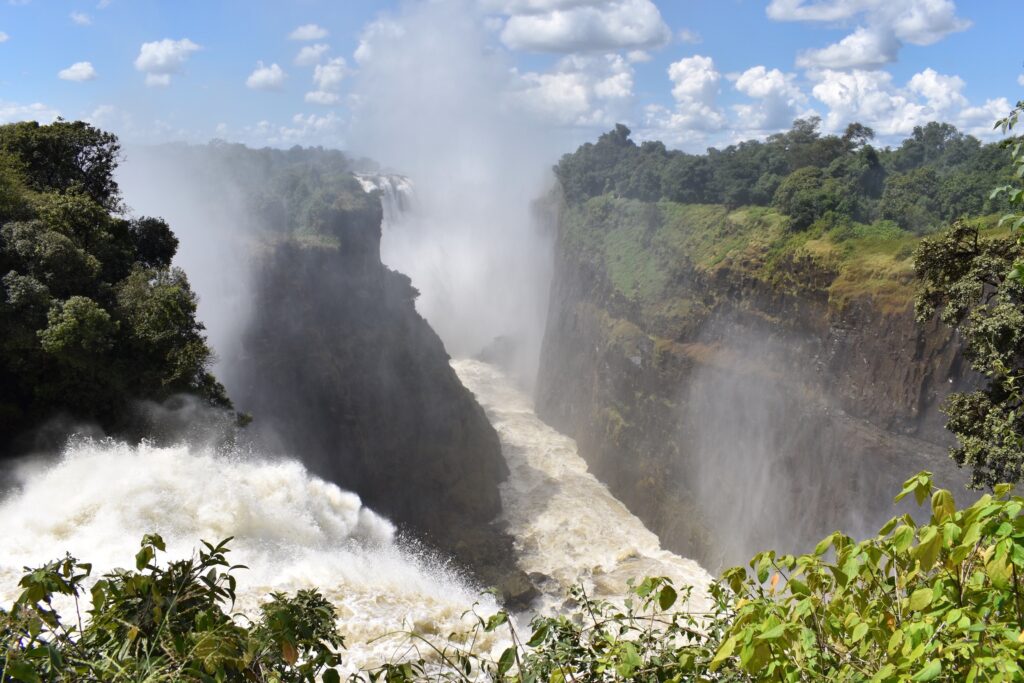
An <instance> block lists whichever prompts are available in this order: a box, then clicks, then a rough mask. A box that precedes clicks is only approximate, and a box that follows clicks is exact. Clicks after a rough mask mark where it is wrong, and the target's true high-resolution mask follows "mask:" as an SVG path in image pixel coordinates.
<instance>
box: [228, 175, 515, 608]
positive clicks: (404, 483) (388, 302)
mask: <svg viewBox="0 0 1024 683" xmlns="http://www.w3.org/2000/svg"><path fill="white" fill-rule="evenodd" d="M381 217H382V216H381V203H380V197H379V194H378V193H372V194H366V193H364V192H363V191H362V189H361V188H359V186H358V185H355V184H354V183H353V186H351V187H347V188H344V190H343V191H338V193H337V195H336V197H335V198H334V200H333V203H332V204H331V206H330V208H329V210H328V211H327V212H326V213H324V214H322V215H321V218H322V219H323V220H322V227H321V228H320V229H319V230H318V232H317V234H315V235H301V234H299V235H295V234H293V235H290V236H288V237H285V238H281V239H278V240H276V241H271V242H269V243H268V244H266V245H265V246H264V247H263V248H262V249H261V251H260V253H259V254H258V256H257V258H256V262H255V265H254V268H253V278H252V281H253V283H254V288H255V292H254V306H253V313H252V318H251V321H250V322H249V324H248V327H247V329H246V330H245V333H244V334H243V337H242V344H241V353H240V357H239V358H238V359H236V360H235V361H234V364H235V366H236V367H235V373H234V374H235V376H237V377H240V378H242V379H240V380H238V385H239V386H238V387H237V388H236V389H235V400H236V402H237V405H238V406H239V407H240V408H242V409H244V410H246V411H249V412H251V413H252V414H253V416H254V417H255V422H254V427H255V428H256V429H257V430H258V431H259V433H260V434H261V435H263V436H265V437H267V438H271V439H275V440H276V441H277V442H278V443H279V444H280V446H281V448H282V449H284V450H287V451H288V452H292V453H297V454H301V455H302V458H303V460H304V461H305V462H306V463H307V464H308V465H309V466H310V467H311V468H312V469H313V470H314V471H315V472H317V473H318V474H320V475H321V476H324V477H326V478H328V479H330V480H332V481H334V482H336V483H338V484H339V485H341V486H343V487H344V488H346V489H349V490H352V491H355V492H356V493H358V494H359V495H360V496H361V497H362V499H363V501H364V503H365V504H366V505H367V506H369V507H370V508H372V509H373V510H375V511H377V512H379V513H381V514H384V515H386V516H387V517H388V518H389V519H391V520H392V521H394V522H395V523H396V524H397V525H399V526H400V527H401V528H403V529H405V530H406V531H407V532H411V534H412V535H413V536H415V537H417V538H419V539H422V540H425V541H427V542H428V543H429V544H431V545H434V546H436V547H439V548H441V549H442V550H444V551H446V552H448V553H451V554H452V555H454V557H455V558H456V559H457V560H458V561H459V562H461V563H462V564H464V565H467V566H469V567H472V568H473V569H474V571H475V572H476V573H477V575H478V576H479V577H480V578H481V579H482V580H483V581H484V582H485V583H487V584H488V585H498V586H500V587H501V588H502V590H503V591H504V592H505V593H506V597H507V598H510V599H523V598H524V597H528V594H529V593H530V590H531V589H530V588H529V585H528V583H526V580H525V577H523V576H522V575H521V573H520V572H518V570H516V569H515V559H514V555H513V552H512V542H511V538H510V537H509V536H508V535H507V534H505V533H504V532H503V531H502V530H501V529H499V528H497V527H496V526H495V524H494V520H495V519H496V518H497V517H498V515H499V514H500V512H501V500H500V497H499V493H498V484H499V483H500V482H501V481H502V480H504V479H505V477H506V476H507V474H508V470H507V467H506V465H505V462H504V460H503V458H502V456H501V447H500V444H499V442H498V437H497V434H496V433H495V431H494V429H493V428H492V427H491V425H490V423H489V422H488V421H487V417H486V416H485V415H484V412H483V410H482V409H481V408H480V406H479V405H478V404H477V403H476V401H475V400H474V398H473V396H472V394H470V393H469V391H467V390H466V389H465V388H464V387H463V386H462V384H461V383H460V382H459V380H458V378H457V377H456V375H455V373H454V372H453V370H452V369H451V367H450V366H449V364H448V361H449V357H448V354H447V353H446V351H445V349H444V346H443V344H442V343H441V340H440V339H439V338H438V336H437V335H436V334H435V333H434V332H433V330H432V329H431V328H430V326H429V325H428V324H427V322H426V321H425V320H424V319H423V318H422V317H420V315H419V314H418V313H417V312H416V310H415V307H414V300H415V297H416V295H417V292H416V290H415V289H414V288H413V287H412V285H411V284H410V281H409V279H408V278H407V277H406V276H405V275H402V274H400V273H397V272H394V271H392V270H389V269H388V268H386V267H385V266H384V265H382V263H381V261H380V253H379V249H380V237H381V233H380V230H381V227H380V226H381Z"/></svg>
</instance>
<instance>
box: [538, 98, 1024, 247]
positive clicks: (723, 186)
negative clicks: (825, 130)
mask: <svg viewBox="0 0 1024 683" xmlns="http://www.w3.org/2000/svg"><path fill="white" fill-rule="evenodd" d="M820 127H821V120H820V119H819V118H817V117H811V118H808V119H797V120H796V121H794V123H793V127H792V128H791V129H790V130H789V131H786V132H784V133H778V134H775V135H772V136H770V137H768V138H767V139H766V140H764V141H759V140H747V141H744V142H740V143H737V144H734V145H730V146H728V147H726V148H725V149H709V150H708V151H707V153H706V154H688V153H685V152H681V151H678V150H667V149H666V148H665V146H664V145H663V144H662V143H660V142H651V141H647V142H643V143H642V144H640V145H637V144H636V143H635V142H633V141H632V140H631V139H630V130H629V129H628V128H627V127H626V126H623V125H622V124H618V125H617V126H616V127H615V129H614V130H612V131H609V132H608V133H605V134H604V135H602V136H601V137H600V138H598V140H597V142H596V143H587V144H585V145H583V146H582V147H580V148H579V149H578V150H576V151H575V152H573V153H571V154H566V155H565V156H563V157H562V159H561V160H560V161H559V163H558V164H557V165H556V166H555V175H556V176H557V177H558V179H559V181H560V182H561V185H562V188H563V191H564V193H565V197H566V199H567V200H568V201H569V202H571V203H580V202H583V201H586V200H587V199H590V198H592V197H597V196H600V195H604V194H611V195H614V196H619V197H625V198H630V199H639V200H642V201H658V200H661V199H665V200H669V201H674V202H680V203H684V204H723V205H725V206H728V207H730V208H736V207H739V206H745V205H758V206H770V205H771V206H775V207H776V208H778V209H779V210H780V211H782V212H783V213H786V214H787V215H789V216H790V217H791V218H792V223H791V228H792V229H793V230H803V229H805V228H807V227H808V226H810V225H811V224H812V223H813V222H814V221H816V220H818V219H821V218H827V219H829V220H830V221H831V222H833V223H835V222H843V221H859V222H865V223H869V222H873V221H875V220H879V219H891V220H894V221H896V222H897V223H899V224H900V226H901V227H903V228H904V229H906V230H911V231H913V232H916V233H918V234H925V233H930V232H934V231H936V230H938V229H939V228H941V227H942V226H944V225H948V223H949V222H950V221H952V220H955V219H956V218H959V217H961V216H963V215H974V214H978V213H991V212H993V211H997V210H999V209H1000V208H1001V207H1002V206H1004V205H1005V201H1004V200H1002V199H1000V198H987V188H991V187H992V186H994V185H996V184H998V183H1000V182H1003V181H1004V180H1005V179H1006V178H1009V177H1010V166H1009V163H1008V161H1007V159H1006V155H1005V154H1003V153H1002V150H1000V149H999V147H998V146H997V145H993V144H990V145H983V144H981V142H980V141H979V140H978V139H977V138H974V137H972V136H970V135H965V134H964V133H962V132H960V131H958V130H957V129H956V128H955V127H954V126H952V125H950V124H947V123H938V122H932V123H929V124H927V125H924V126H918V127H916V128H914V131H913V133H912V134H911V136H910V137H909V138H907V139H906V140H904V141H903V143H902V144H901V145H900V146H899V147H896V148H892V149H890V148H887V149H876V148H875V147H873V146H872V145H871V141H872V140H873V139H874V131H872V130H871V129H870V128H868V127H867V126H864V125H862V124H860V123H851V124H850V125H849V126H848V127H847V128H846V130H845V131H844V132H843V134H842V135H826V134H822V133H821V131H820Z"/></svg>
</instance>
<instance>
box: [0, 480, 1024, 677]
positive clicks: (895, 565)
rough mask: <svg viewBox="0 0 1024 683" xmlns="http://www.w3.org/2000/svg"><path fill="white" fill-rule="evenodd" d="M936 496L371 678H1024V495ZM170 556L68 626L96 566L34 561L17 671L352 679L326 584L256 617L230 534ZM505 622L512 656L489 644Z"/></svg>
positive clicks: (912, 484) (15, 643)
mask: <svg viewBox="0 0 1024 683" xmlns="http://www.w3.org/2000/svg"><path fill="white" fill-rule="evenodd" d="M910 495H912V496H914V498H915V499H916V500H917V502H918V503H919V504H923V503H924V502H925V501H928V500H930V502H931V517H930V519H929V520H928V522H927V523H925V524H920V525H919V524H917V523H916V522H915V521H914V519H913V518H912V517H911V516H910V515H902V516H899V517H896V518H894V519H892V520H890V521H889V522H888V523H887V524H886V525H885V526H884V527H883V528H882V529H881V531H880V532H879V533H878V535H877V536H875V537H873V538H869V539H866V540H863V541H860V542H858V541H856V540H854V539H852V538H850V537H849V536H846V535H844V534H842V533H839V532H836V533H834V534H832V535H831V536H829V537H827V538H825V539H824V540H823V541H822V542H821V543H820V544H818V546H817V548H815V550H814V552H812V553H809V554H806V555H800V556H793V555H777V554H776V553H775V552H765V553H761V554H759V555H757V556H756V557H754V559H753V560H752V561H751V562H750V568H749V569H743V568H740V567H736V568H733V569H730V570H728V571H726V572H725V573H724V575H723V577H722V579H721V581H719V582H718V583H716V584H713V585H712V586H711V587H710V596H711V601H710V602H711V607H710V609H709V611H707V612H700V613H698V612H694V611H692V610H690V609H687V608H686V606H687V605H688V604H689V598H690V593H689V591H690V589H689V588H686V589H680V590H679V591H678V592H677V590H676V588H674V587H673V585H672V583H671V582H670V581H669V580H668V579H665V578H658V577H654V578H648V579H645V580H644V581H643V582H641V583H640V584H639V585H637V586H635V587H634V588H633V589H632V590H631V592H630V594H629V595H628V596H624V597H625V599H624V600H623V601H622V604H618V605H616V604H612V603H609V602H605V601H602V600H595V599H593V598H591V597H590V596H588V595H587V594H586V593H585V592H584V591H583V589H582V588H577V589H576V590H575V591H573V593H572V594H571V596H570V597H571V600H570V602H569V603H568V604H569V605H571V607H570V608H569V609H568V610H567V611H566V612H565V613H563V614H560V615H556V616H545V615H541V616H538V617H536V618H535V619H534V620H533V621H532V623H531V633H530V634H529V635H525V634H523V635H520V633H519V632H518V631H517V629H516V628H515V626H514V620H513V619H511V618H510V615H509V614H508V613H506V612H498V613H496V614H493V615H490V616H486V617H483V616H480V617H478V618H477V620H476V627H475V630H474V632H472V633H470V634H469V635H468V637H467V635H466V634H458V635H453V636H452V637H450V638H449V639H448V640H447V641H442V640H433V639H430V638H429V637H428V636H424V635H422V634H420V633H408V634H405V635H406V637H407V638H408V643H407V646H408V647H405V648H401V647H399V648H398V649H396V652H397V653H399V654H398V655H397V656H396V658H395V659H394V660H393V661H388V662H383V663H381V665H380V666H379V667H377V668H376V669H371V670H369V671H364V672H360V673H358V674H356V675H354V676H353V679H354V680H361V681H370V682H371V683H376V682H378V681H384V682H386V683H396V682H405V681H421V680H424V681H425V680H427V679H432V680H445V681H466V682H468V681H471V680H472V681H476V680H494V681H524V682H528V683H533V682H536V681H547V682H551V683H563V682H565V681H616V680H640V681H786V682H793V681H821V680H830V681H875V682H878V683H894V682H897V681H1024V668H1022V664H1021V662H1022V661H1024V516H1022V515H1021V511H1022V509H1024V498H1021V497H1019V496H1012V495H1011V493H1010V487H1009V486H1008V485H1000V486H997V487H996V491H995V493H994V494H993V495H985V496H982V497H981V498H980V499H979V500H978V501H977V502H976V503H974V504H973V505H971V506H970V507H967V508H963V509H959V510H958V509H956V506H955V504H954V501H953V497H952V495H951V494H950V492H949V491H946V490H942V489H934V488H933V486H932V481H931V476H930V475H929V474H928V473H927V472H924V473H921V474H918V475H915V476H914V477H911V478H910V479H909V480H908V481H907V482H906V484H905V485H904V487H903V490H902V492H901V493H900V494H899V496H898V497H897V500H899V499H901V498H903V497H905V496H910ZM204 545H205V548H206V549H205V550H204V551H202V552H200V553H199V555H198V558H192V559H189V560H184V561H179V562H172V563H170V564H168V565H167V566H166V567H161V566H159V565H158V564H156V563H155V562H154V557H155V555H156V553H157V551H159V550H162V548H163V541H162V540H161V539H160V538H159V537H158V536H147V537H146V538H145V539H143V544H142V550H141V551H140V552H139V554H138V555H137V556H136V566H137V568H138V571H118V572H114V573H112V574H110V575H108V576H106V577H104V578H103V579H101V580H100V581H99V582H97V583H96V584H95V585H94V586H93V587H92V589H91V592H92V608H91V610H90V611H89V612H88V618H87V619H86V620H85V621H84V622H82V620H81V618H79V619H78V620H77V622H75V623H69V622H68V621H67V620H65V619H63V618H62V617H61V615H59V614H58V613H57V611H56V610H55V608H54V603H53V600H54V598H55V597H57V596H61V595H63V596H70V597H72V598H76V600H75V604H76V605H77V596H78V595H79V594H81V593H82V591H83V589H84V583H83V582H84V580H85V579H86V577H87V576H88V574H89V571H90V566H89V565H87V564H83V563H81V562H78V561H77V560H75V559H74V558H70V557H67V558H65V559H63V560H59V561H57V562H53V563H50V564H48V565H45V566H44V567H40V568H38V569H34V570H30V571H29V573H28V574H26V575H25V577H24V578H23V579H22V581H21V587H22V588H23V592H22V594H21V597H19V598H18V600H17V601H16V602H15V603H14V605H13V607H12V608H11V610H10V611H9V612H5V611H3V610H0V655H2V657H3V660H2V673H0V681H2V682H3V683H7V682H8V681H24V682H26V683H30V682H34V681H137V680H152V681H163V680H175V681H204V682H205V681H256V682H263V681H268V682H269V681H280V682H290V681H294V682H300V681H301V682H307V681H309V682H311V681H314V680H317V678H318V677H319V678H320V680H324V681H328V682H330V681H337V680H339V678H340V675H339V674H338V673H337V670H336V669H334V668H333V667H336V666H338V665H339V664H340V656H339V649H340V648H341V647H342V645H343V643H342V640H341V638H340V636H339V635H338V631H337V629H336V624H335V612H334V609H333V608H332V607H331V605H330V604H329V603H328V602H327V601H326V600H325V599H324V598H323V597H322V596H321V595H320V593H318V592H316V591H314V590H308V591H299V592H298V593H297V594H296V595H294V596H286V595H281V594H275V595H273V596H272V599H271V600H270V601H269V602H267V603H266V604H265V605H264V606H263V607H262V615H261V617H260V619H259V620H258V621H256V622H250V621H248V620H246V619H245V618H244V617H240V616H237V615H232V614H231V613H230V609H231V607H232V605H233V603H234V595H235V579H234V577H233V576H232V574H231V572H232V570H234V569H236V568H237V567H230V566H228V562H227V560H226V558H225V554H226V552H227V548H226V542H223V543H221V544H219V545H217V546H212V545H209V544H204ZM486 632H496V633H497V634H498V635H499V636H502V637H505V638H507V641H508V642H509V643H510V645H509V647H508V648H506V649H505V650H504V651H503V652H502V653H501V654H500V655H499V656H498V657H496V658H492V657H490V656H487V655H484V654H480V653H479V652H477V651H476V650H477V649H478V648H476V647H475V644H476V643H479V642H481V640H482V636H483V635H484V634H485V633H486Z"/></svg>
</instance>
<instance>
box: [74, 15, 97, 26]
mask: <svg viewBox="0 0 1024 683" xmlns="http://www.w3.org/2000/svg"><path fill="white" fill-rule="evenodd" d="M69 16H70V18H71V21H72V22H73V23H75V24H78V25H79V26H91V25H92V18H91V17H90V16H89V15H88V14H86V13H85V12H72V13H71V14H70V15H69Z"/></svg>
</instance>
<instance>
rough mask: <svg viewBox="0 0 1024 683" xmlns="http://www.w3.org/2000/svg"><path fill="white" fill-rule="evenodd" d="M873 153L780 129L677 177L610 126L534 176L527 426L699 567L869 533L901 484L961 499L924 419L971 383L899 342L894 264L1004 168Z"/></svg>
mask: <svg viewBox="0 0 1024 683" xmlns="http://www.w3.org/2000/svg"><path fill="white" fill-rule="evenodd" d="M871 136H872V133H871V131H870V130H869V129H866V128H864V127H862V126H859V125H856V124H854V125H851V126H850V127H849V128H848V129H847V130H846V133H845V134H844V135H842V136H833V135H822V134H820V133H819V132H818V130H817V121H815V120H811V121H797V122H796V123H795V124H794V127H793V129H792V130H791V131H789V132H787V133H782V134H779V135H775V136H772V137H770V138H769V139H768V140H767V141H765V142H757V141H751V142H746V143H741V144H740V145H736V146H733V147H729V148H727V149H725V150H709V152H708V154H707V155H689V154H684V153H682V152H670V151H666V150H665V148H664V146H662V145H661V144H660V143H652V142H645V143H643V144H642V145H636V144H635V143H634V142H632V141H631V140H630V139H629V131H628V129H625V128H624V127H623V126H619V127H617V128H616V129H615V130H613V131H611V132H610V133H607V134H605V135H603V136H601V138H600V139H599V140H598V142H597V143H594V144H587V145H584V146H583V147H581V148H580V149H579V150H578V151H576V152H575V153H573V154H569V155H566V156H565V157H563V159H562V160H561V162H560V163H559V164H558V166H557V167H556V168H555V173H556V175H557V177H558V179H559V181H560V188H561V191H562V198H561V200H559V201H558V202H556V203H557V204H558V209H557V213H558V238H557V246H556V254H555V277H554V282H553V285H552V292H551V302H550V309H549V316H548V325H547V330H546V335H545V340H544V347H543V353H542V359H541V368H540V372H539V375H538V378H539V379H538V391H537V404H538V411H539V413H540V414H541V415H542V416H543V417H544V418H545V419H546V420H548V421H550V422H551V423H552V424H553V425H555V426H556V427H558V428H559V429H562V430H564V431H565V432H566V433H568V434H571V435H572V436H574V437H575V438H576V439H577V440H578V442H579V446H580V450H581V453H583V455H584V456H585V457H586V458H587V460H588V462H589V463H590V466H591V467H592V468H593V469H594V471H595V472H596V473H597V474H598V476H599V477H600V478H601V479H602V480H604V481H605V482H606V483H608V484H609V486H611V488H612V490H613V492H614V493H615V494H616V495H617V496H618V497H619V498H620V499H622V500H623V501H624V502H625V503H626V504H627V505H628V506H629V507H630V508H631V510H633V511H634V512H635V513H636V514H638V515H639V516H640V517H641V518H642V519H644V520H645V522H646V523H647V524H648V525H650V527H651V528H652V529H654V530H655V531H657V533H658V534H659V535H660V536H661V538H662V539H663V541H664V542H665V543H667V544H668V545H669V546H670V547H672V548H673V549H675V550H677V551H680V552H683V553H689V554H691V555H695V556H697V557H699V558H701V559H702V560H704V561H705V562H707V563H708V564H709V565H710V566H712V567H714V566H718V565H720V564H721V563H723V562H724V563H728V562H732V561H741V560H742V559H743V558H744V557H746V556H748V555H749V554H750V553H752V552H754V551H756V550H758V549H761V548H764V547H771V546H774V547H786V548H797V547H804V546H805V545H806V544H807V543H808V542H811V541H812V540H814V539H817V538H819V537H820V536H821V535H822V534H823V533H826V532H828V531H830V530H832V529H834V528H846V529H869V528H873V527H872V525H873V524H875V522H876V521H877V520H878V519H881V518H887V517H888V515H889V513H890V512H891V508H890V506H889V504H888V503H889V493H888V492H889V491H890V490H892V488H893V486H895V485H897V484H898V483H899V482H901V481H902V480H903V478H905V475H906V472H908V471H914V470H918V469H929V470H933V471H935V472H937V473H938V474H939V476H940V479H943V480H945V481H947V482H950V483H951V484H952V483H957V484H960V483H962V482H963V481H964V479H965V477H964V476H963V475H962V474H961V473H960V472H958V471H957V470H956V467H955V465H954V464H953V463H952V462H951V461H950V460H949V459H948V457H947V456H946V448H947V447H948V445H949V443H950V437H949V435H948V434H947V433H946V432H945V430H944V429H943V417H942V415H941V413H940V412H939V411H938V406H939V404H940V403H941V400H942V398H943V397H944V396H945V395H946V394H947V393H949V391H951V390H952V389H954V388H963V387H965V386H969V385H971V384H972V383H973V382H974V379H973V378H972V377H971V376H970V371H969V367H968V366H967V364H966V362H965V361H964V360H963V358H962V355H961V353H960V345H959V343H958V341H957V339H956V338H955V337H954V335H953V333H951V332H950V331H949V330H948V329H947V328H944V327H943V326H941V325H939V324H938V323H937V322H936V321H932V322H930V323H927V324H925V325H924V326H920V325H918V324H917V323H916V322H915V316H914V307H913V300H914V293H915V289H916V283H915V281H914V265H913V264H914V260H913V255H914V250H915V248H916V246H917V243H918V241H919V239H920V237H919V236H920V235H921V234H924V233H929V232H932V231H934V230H938V229H939V228H940V227H942V226H944V225H946V224H947V223H948V221H949V220H951V219H953V218H957V217H959V216H961V215H965V214H969V215H979V214H985V213H987V212H992V211H997V210H999V209H1000V205H999V203H1000V201H1001V200H999V199H986V198H987V197H988V196H989V193H987V192H984V191H983V188H985V187H989V188H990V187H992V186H994V185H996V184H998V183H999V182H1000V181H1002V180H1003V179H1004V178H1006V177H1007V176H1008V175H1009V173H1010V170H1009V164H1008V160H1007V159H1006V155H1005V151H1004V150H1001V149H999V148H998V147H997V146H996V145H982V144H981V143H979V142H978V141H977V140H976V139H974V138H972V137H970V136H966V135H963V134H961V133H959V132H958V131H957V130H956V129H955V128H953V127H952V126H949V125H947V124H938V123H934V124H929V125H928V126H924V127H922V128H918V129H915V131H914V134H913V135H912V136H911V137H910V138H909V139H907V140H906V141H905V142H904V143H903V144H902V145H901V146H899V147H897V148H894V149H891V148H890V149H876V148H874V147H872V146H871V144H870V141H871ZM975 186H977V187H975ZM970 188H975V190H976V191H971V190H970ZM981 223H982V224H984V225H985V226H990V225H991V224H990V223H989V222H985V221H984V220H982V221H981Z"/></svg>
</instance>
